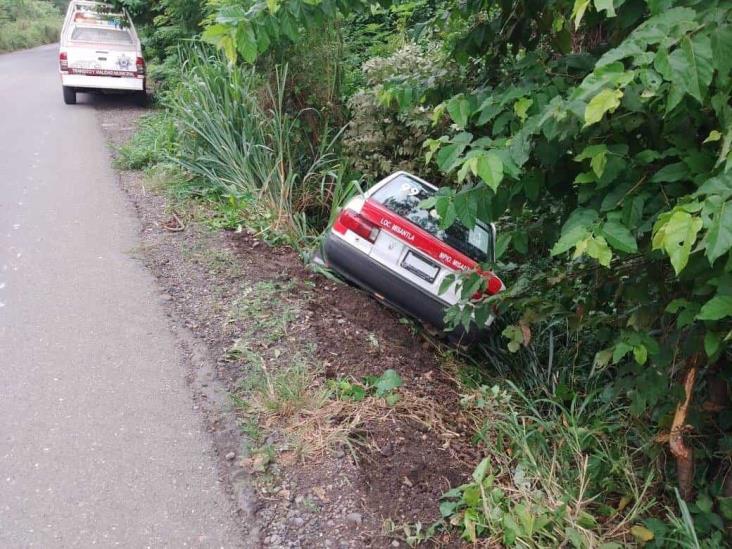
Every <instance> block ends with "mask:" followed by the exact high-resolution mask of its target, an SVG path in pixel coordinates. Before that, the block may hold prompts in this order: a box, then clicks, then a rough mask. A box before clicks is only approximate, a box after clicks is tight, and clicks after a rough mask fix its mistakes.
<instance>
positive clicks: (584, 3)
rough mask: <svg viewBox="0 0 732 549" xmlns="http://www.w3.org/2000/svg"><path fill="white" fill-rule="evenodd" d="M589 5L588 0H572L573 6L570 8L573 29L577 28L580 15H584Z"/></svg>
mask: <svg viewBox="0 0 732 549" xmlns="http://www.w3.org/2000/svg"><path fill="white" fill-rule="evenodd" d="M589 5H590V0H574V7H573V8H572V19H574V28H575V29H578V28H579V26H580V23H581V22H582V17H584V15H585V12H586V11H587V8H588V6H589Z"/></svg>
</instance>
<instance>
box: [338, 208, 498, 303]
mask: <svg viewBox="0 0 732 549" xmlns="http://www.w3.org/2000/svg"><path fill="white" fill-rule="evenodd" d="M361 216H363V217H365V218H366V219H368V220H369V221H371V222H372V223H375V224H376V225H378V226H379V227H381V228H382V229H385V230H387V231H389V232H390V233H391V234H393V235H394V236H396V237H397V238H398V239H399V240H402V241H403V242H406V243H407V244H409V245H410V246H413V247H415V248H417V249H418V250H419V251H421V252H422V253H424V254H426V255H428V256H430V257H431V258H433V259H435V260H437V261H439V262H440V263H442V264H443V265H445V266H447V267H450V268H451V269H455V270H459V271H473V270H475V271H478V272H479V273H481V274H482V275H483V276H485V277H486V279H487V280H488V288H487V292H488V293H489V294H496V293H498V292H500V291H501V290H502V289H503V287H504V286H503V282H502V281H501V279H500V278H498V277H497V276H496V275H495V274H493V273H492V272H489V271H483V270H481V269H480V268H479V266H478V263H477V262H476V261H474V260H473V259H470V258H469V257H468V256H466V255H464V254H462V253H460V252H459V251H457V250H455V249H454V248H452V247H450V246H448V245H447V244H445V243H444V242H442V241H441V240H440V239H438V238H437V237H435V236H434V235H431V234H430V233H428V232H427V231H425V230H424V229H422V228H421V227H418V226H417V225H415V224H414V223H412V222H411V221H408V220H407V219H404V218H403V217H400V216H398V215H397V214H395V213H394V212H392V211H390V210H389V209H387V208H386V207H384V206H383V205H381V204H379V203H378V202H376V201H375V200H371V199H368V200H366V202H365V203H364V205H363V208H362V209H361ZM344 232H345V231H344Z"/></svg>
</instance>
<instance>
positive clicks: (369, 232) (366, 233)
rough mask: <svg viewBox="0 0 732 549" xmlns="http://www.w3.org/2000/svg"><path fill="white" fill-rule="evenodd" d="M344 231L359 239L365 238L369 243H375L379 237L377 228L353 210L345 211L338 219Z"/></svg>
mask: <svg viewBox="0 0 732 549" xmlns="http://www.w3.org/2000/svg"><path fill="white" fill-rule="evenodd" d="M338 221H340V222H341V223H342V224H343V226H344V227H345V228H346V229H349V230H351V231H353V232H354V233H356V234H357V235H358V236H360V237H361V238H365V239H366V240H368V241H369V242H375V241H376V237H377V236H379V227H378V226H377V225H374V224H373V223H371V221H369V220H368V219H365V218H363V217H361V216H360V215H359V214H357V213H356V212H354V211H353V210H349V209H345V210H343V211H342V212H341V215H340V216H339V218H338Z"/></svg>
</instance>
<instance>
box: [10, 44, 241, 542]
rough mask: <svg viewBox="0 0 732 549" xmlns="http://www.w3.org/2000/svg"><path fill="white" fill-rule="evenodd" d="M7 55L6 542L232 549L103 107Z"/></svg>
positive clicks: (51, 59)
mask: <svg viewBox="0 0 732 549" xmlns="http://www.w3.org/2000/svg"><path fill="white" fill-rule="evenodd" d="M56 56H57V50H56V48H55V47H44V48H39V49H35V50H30V51H25V52H19V53H14V54H9V55H0V109H1V111H0V547H3V548H14V547H44V548H46V547H75V548H76V547H90V546H101V547H113V546H121V547H234V546H237V545H238V544H239V541H238V540H239V539H240V538H239V531H238V529H237V524H236V519H235V517H233V516H232V511H231V507H230V504H229V501H228V499H227V497H226V496H225V494H224V492H223V489H222V488H221V486H220V484H219V483H218V481H217V472H216V466H215V461H214V457H213V455H212V449H211V444H210V442H209V440H208V438H207V436H206V435H205V433H204V432H203V428H202V421H201V418H200V417H199V416H198V415H197V412H196V411H195V410H194V408H193V401H192V396H191V394H190V391H189V389H188V387H187V386H186V384H185V380H184V377H185V373H186V370H185V366H184V357H183V353H182V352H181V350H180V349H179V347H178V345H177V341H176V338H175V336H174V334H173V333H172V331H171V329H170V327H169V325H168V321H167V319H166V317H165V315H164V311H163V308H162V303H161V297H160V290H159V289H158V288H157V286H156V283H155V281H154V279H153V278H152V277H151V275H150V274H149V273H148V272H147V271H146V270H145V268H144V267H143V266H142V265H141V264H140V263H139V262H138V261H136V260H135V259H134V258H133V255H134V250H135V247H136V246H137V245H138V239H137V236H138V224H137V220H136V219H135V217H134V213H133V212H132V209H131V207H130V206H129V205H128V203H127V201H126V197H125V196H124V195H123V194H122V192H121V191H120V189H119V188H118V187H117V183H116V176H115V174H114V172H113V170H112V168H111V165H110V158H109V154H108V151H107V149H106V147H105V143H104V140H103V137H102V134H101V132H100V129H99V127H98V122H97V119H96V116H95V112H94V101H95V100H94V99H93V98H89V97H88V96H84V95H80V96H79V99H80V104H79V105H76V106H66V105H64V104H63V100H62V97H61V86H60V83H59V79H58V75H57V72H56V63H57V61H56Z"/></svg>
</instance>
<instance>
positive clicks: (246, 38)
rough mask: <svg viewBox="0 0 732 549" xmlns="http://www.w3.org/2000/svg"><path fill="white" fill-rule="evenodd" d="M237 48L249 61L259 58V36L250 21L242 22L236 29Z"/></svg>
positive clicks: (252, 61) (245, 59)
mask: <svg viewBox="0 0 732 549" xmlns="http://www.w3.org/2000/svg"><path fill="white" fill-rule="evenodd" d="M236 49H237V51H238V52H239V53H241V56H242V58H243V59H244V61H246V62H247V63H254V62H255V61H256V60H257V51H258V50H257V37H256V35H255V34H254V31H253V30H252V27H251V26H250V25H249V24H248V23H247V24H240V25H239V26H238V27H237V29H236Z"/></svg>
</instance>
